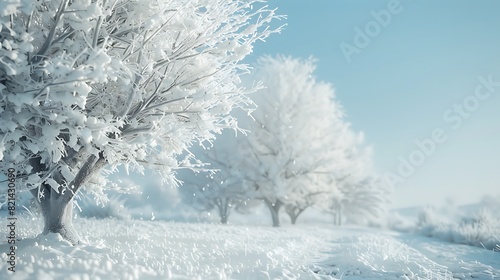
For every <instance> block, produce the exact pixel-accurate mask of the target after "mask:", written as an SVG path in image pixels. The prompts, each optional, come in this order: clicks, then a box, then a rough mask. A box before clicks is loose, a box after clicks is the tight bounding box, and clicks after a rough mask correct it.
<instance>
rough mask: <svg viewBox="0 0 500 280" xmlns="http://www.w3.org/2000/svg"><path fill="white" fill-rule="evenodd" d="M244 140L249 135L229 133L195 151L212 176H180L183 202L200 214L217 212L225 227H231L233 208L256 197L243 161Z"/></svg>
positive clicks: (189, 172)
mask: <svg viewBox="0 0 500 280" xmlns="http://www.w3.org/2000/svg"><path fill="white" fill-rule="evenodd" d="M242 137H245V135H242V134H241V133H240V134H238V135H235V133H234V132H233V131H225V132H223V133H222V135H219V136H217V139H216V140H215V141H214V142H213V143H211V144H210V146H207V147H202V148H200V149H193V153H194V154H195V156H196V158H197V159H199V160H201V161H202V162H204V163H206V164H209V166H207V168H210V169H211V172H208V173H207V172H195V173H193V171H191V170H186V171H182V172H179V176H178V179H179V180H181V181H182V182H183V187H182V188H181V189H180V191H181V193H182V194H183V200H184V201H185V202H186V203H187V204H189V205H190V206H192V207H193V208H195V209H197V210H199V211H211V210H212V209H214V208H216V209H217V212H218V214H219V217H220V221H221V223H223V224H226V223H227V221H228V218H229V215H230V213H231V210H232V209H233V208H236V207H238V206H239V205H240V204H244V203H245V204H246V202H249V201H250V200H251V199H253V198H254V197H255V189H254V187H255V185H254V184H253V183H252V182H251V181H248V180H247V176H246V174H245V173H246V170H245V169H244V167H243V166H242V165H241V164H240V160H239V157H240V156H241V154H238V147H237V143H238V142H237V138H240V139H241V138H242Z"/></svg>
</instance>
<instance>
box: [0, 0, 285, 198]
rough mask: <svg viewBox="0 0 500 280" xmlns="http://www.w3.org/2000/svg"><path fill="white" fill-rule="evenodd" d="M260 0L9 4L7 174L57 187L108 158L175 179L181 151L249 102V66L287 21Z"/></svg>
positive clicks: (3, 105)
mask: <svg viewBox="0 0 500 280" xmlns="http://www.w3.org/2000/svg"><path fill="white" fill-rule="evenodd" d="M262 2H263V1H258V0H257V1H246V0H241V1H223V0H175V1H156V0H141V1H134V0H132V1H126V0H108V1H91V0H86V1H70V0H61V1H35V2H31V1H24V0H23V1H21V0H18V1H9V3H2V4H0V16H1V17H0V30H1V31H0V43H1V48H0V159H1V164H0V167H1V169H2V170H4V169H7V168H8V167H9V166H16V169H17V170H18V171H19V175H20V176H21V177H22V178H23V179H24V180H25V182H26V183H27V186H28V188H37V187H38V188H40V186H41V185H42V184H44V183H46V184H48V185H50V186H51V187H52V188H53V189H54V190H55V191H57V192H59V191H62V189H63V188H62V187H61V186H68V185H70V184H74V183H75V179H76V178H77V175H78V173H79V172H80V171H81V170H82V167H83V166H84V165H85V164H86V163H88V165H95V164H96V163H97V162H99V161H102V162H105V163H106V164H108V165H111V166H113V167H115V166H118V165H120V164H124V165H125V166H126V167H129V166H130V167H131V168H134V169H136V170H139V171H142V170H143V167H144V166H145V167H151V168H155V169H158V170H159V171H160V172H161V173H162V175H163V177H164V178H165V179H168V180H170V181H173V176H172V171H173V170H174V169H177V168H180V167H190V166H191V162H190V160H189V158H188V159H185V160H184V159H181V160H178V159H177V158H176V156H177V155H179V154H181V153H182V152H184V151H186V150H187V149H189V147H190V145H191V143H192V142H193V141H201V140H205V139H212V138H213V133H219V132H220V131H221V129H223V128H226V127H235V126H236V122H235V119H234V118H233V117H231V116H230V115H229V113H230V111H231V110H232V109H233V108H237V107H242V108H247V107H248V106H249V105H251V101H250V100H249V99H248V98H247V96H246V93H247V90H245V89H243V88H240V87H239V86H238V84H239V82H240V81H239V76H240V74H241V73H244V72H246V71H247V66H246V65H244V64H242V63H240V61H241V60H242V59H243V58H244V57H245V56H246V55H247V54H249V53H250V52H251V51H252V45H253V44H254V43H255V42H256V41H257V40H263V39H265V38H266V37H267V36H268V35H270V34H271V33H273V32H275V31H276V30H272V29H270V28H269V23H270V22H271V21H272V20H273V19H275V18H278V17H277V16H276V15H275V13H274V10H270V9H268V8H267V7H266V6H265V5H263V4H262ZM254 6H255V7H260V8H254ZM248 91H251V89H250V90H248ZM91 157H92V158H91ZM101 183H102V182H101ZM60 188H61V189H60Z"/></svg>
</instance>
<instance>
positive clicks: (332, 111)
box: [242, 56, 371, 215]
mask: <svg viewBox="0 0 500 280" xmlns="http://www.w3.org/2000/svg"><path fill="white" fill-rule="evenodd" d="M314 70H315V63H314V60H313V59H306V60H302V59H296V58H290V57H281V56H279V57H277V58H272V57H264V58H262V59H260V60H259V62H258V65H257V69H256V71H255V73H254V75H253V76H252V80H253V79H256V80H261V81H262V83H263V85H264V87H265V89H262V90H260V91H259V92H257V93H255V94H254V101H255V103H256V104H257V105H258V109H257V110H255V111H254V112H253V113H252V117H253V119H255V122H252V121H250V122H249V124H248V127H249V130H250V131H251V133H250V134H249V136H248V138H247V139H246V140H245V143H244V145H242V150H243V151H244V154H245V156H244V162H245V163H244V164H245V165H246V166H247V168H248V170H249V171H248V174H249V176H251V177H253V181H254V182H255V183H256V184H257V185H258V192H259V194H260V197H261V198H262V199H264V200H265V201H266V202H267V203H268V204H269V205H271V206H272V207H275V208H276V209H275V210H277V211H279V205H281V204H284V205H285V206H287V212H290V211H292V212H293V210H294V209H295V210H297V211H298V212H301V211H303V210H304V209H305V208H307V207H309V206H311V205H313V204H317V203H319V202H320V201H324V200H325V199H332V196H333V194H339V195H340V194H342V192H340V191H339V188H340V187H341V184H340V182H341V181H342V180H343V179H344V178H346V177H349V178H354V177H356V178H358V177H359V176H361V175H359V174H358V173H360V174H369V173H364V172H369V171H368V169H367V168H365V167H366V166H365V164H366V163H367V162H370V160H371V153H370V148H369V147H366V146H365V145H364V144H363V134H362V133H356V132H354V131H353V130H352V129H351V127H350V124H349V123H348V122H347V121H346V120H345V116H344V112H343V109H342V107H341V105H340V104H339V103H338V101H337V100H336V97H335V93H334V90H333V87H332V85H331V84H329V83H324V82H320V81H316V79H315V78H314V76H313V74H314ZM363 157H364V158H363ZM365 158H368V161H366V160H365ZM358 165H361V166H358ZM354 173H356V175H354ZM272 211H273V210H272ZM297 211H295V213H297ZM290 213H291V212H290ZM290 213H289V214H290ZM299 214H300V213H299ZM293 215H295V214H293Z"/></svg>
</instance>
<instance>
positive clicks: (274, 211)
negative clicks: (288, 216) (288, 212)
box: [264, 199, 283, 227]
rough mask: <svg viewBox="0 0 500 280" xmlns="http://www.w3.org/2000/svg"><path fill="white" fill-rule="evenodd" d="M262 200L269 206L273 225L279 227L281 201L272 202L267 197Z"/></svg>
mask: <svg viewBox="0 0 500 280" xmlns="http://www.w3.org/2000/svg"><path fill="white" fill-rule="evenodd" d="M264 202H265V203H266V205H267V207H268V208H269V211H270V212H271V218H272V219H273V227H279V226H280V217H279V212H280V208H281V206H282V205H283V202H281V201H279V200H276V202H275V203H272V202H271V201H269V200H268V199H264Z"/></svg>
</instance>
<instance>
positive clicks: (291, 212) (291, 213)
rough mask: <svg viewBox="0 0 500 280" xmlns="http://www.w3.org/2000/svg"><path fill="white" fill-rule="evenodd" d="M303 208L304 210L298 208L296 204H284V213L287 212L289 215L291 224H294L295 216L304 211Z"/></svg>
mask: <svg viewBox="0 0 500 280" xmlns="http://www.w3.org/2000/svg"><path fill="white" fill-rule="evenodd" d="M304 210H306V208H302V209H301V208H298V207H296V206H293V205H286V206H285V211H286V213H287V214H288V216H289V217H290V221H291V222H292V225H295V223H296V222H297V218H298V217H299V216H300V214H302V212H304Z"/></svg>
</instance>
